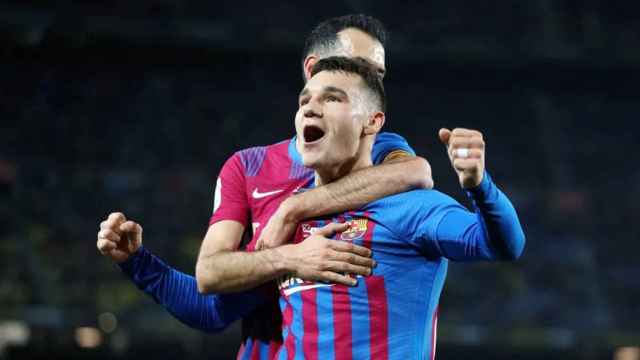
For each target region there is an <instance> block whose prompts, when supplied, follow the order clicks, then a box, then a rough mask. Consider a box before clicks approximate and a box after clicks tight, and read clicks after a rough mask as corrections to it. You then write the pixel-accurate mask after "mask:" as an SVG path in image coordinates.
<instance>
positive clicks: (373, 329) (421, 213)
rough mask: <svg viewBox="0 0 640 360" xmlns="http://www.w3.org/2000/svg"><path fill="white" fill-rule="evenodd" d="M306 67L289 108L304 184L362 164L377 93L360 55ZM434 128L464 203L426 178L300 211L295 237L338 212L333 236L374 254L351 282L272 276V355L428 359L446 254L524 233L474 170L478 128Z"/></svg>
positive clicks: (516, 247) (487, 248) (498, 249)
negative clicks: (328, 208) (308, 175)
mask: <svg viewBox="0 0 640 360" xmlns="http://www.w3.org/2000/svg"><path fill="white" fill-rule="evenodd" d="M311 75H312V77H311V78H310V80H309V81H308V82H307V84H306V86H305V87H304V89H303V90H302V92H301V93H300V97H299V109H298V112H297V114H296V133H297V139H298V149H299V151H300V154H301V161H302V163H303V164H304V165H305V166H307V167H310V168H313V169H314V170H315V185H316V186H326V185H327V184H331V183H333V182H335V181H337V180H339V179H340V178H342V177H344V176H347V175H348V174H353V173H357V172H358V171H360V170H361V169H363V168H367V167H369V166H371V164H372V160H371V149H372V146H373V143H374V140H375V137H376V135H377V134H378V133H379V131H380V129H381V128H382V126H383V124H384V122H385V114H384V111H385V106H386V105H385V103H386V100H385V94H384V88H383V85H382V81H381V79H380V78H379V77H378V76H377V75H376V74H375V71H374V70H373V69H372V68H371V67H370V65H369V64H368V63H367V62H366V61H365V60H362V59H357V58H356V59H350V58H346V57H329V58H325V59H322V60H320V61H319V62H318V63H317V64H316V65H315V66H314V68H313V71H312V74H311ZM439 137H440V140H441V141H442V142H443V143H444V144H446V145H447V150H448V154H449V157H450V160H451V163H452V165H453V168H454V169H455V171H456V173H457V175H458V178H459V182H460V185H461V187H462V188H463V189H464V190H465V192H466V193H467V195H468V196H469V197H470V198H471V200H472V201H473V203H474V212H470V211H468V210H467V209H466V208H464V207H463V206H462V205H460V204H459V203H458V202H456V201H455V200H453V199H452V198H450V197H449V196H447V195H445V194H443V193H440V192H438V191H436V190H413V191H409V192H405V193H401V194H396V195H392V196H388V197H385V198H382V199H379V200H376V201H373V202H371V203H369V204H366V205H365V206H363V207H360V208H358V209H356V210H355V211H349V212H346V213H342V214H339V215H334V216H331V217H326V218H320V219H316V220H308V221H305V222H303V223H301V225H300V226H299V228H298V230H297V233H296V235H295V237H294V243H295V244H304V243H305V242H307V241H315V240H316V239H315V238H316V237H317V235H315V232H316V231H317V230H318V229H325V226H326V225H327V224H331V223H342V224H346V225H345V226H347V227H348V228H346V229H339V231H337V233H336V235H335V241H336V242H338V243H347V244H355V245H359V246H363V247H366V248H368V249H371V251H372V254H373V259H374V260H375V261H376V263H377V266H376V267H375V268H374V269H373V271H372V273H371V274H370V275H369V276H365V277H359V276H357V277H356V276H354V277H353V279H354V281H357V285H356V286H353V287H351V286H345V285H342V284H332V283H325V282H320V281H305V280H302V279H299V278H297V277H296V276H295V274H292V275H291V276H287V277H285V278H283V279H282V280H281V281H280V293H281V296H280V306H281V309H282V313H283V322H284V328H283V339H284V344H283V346H282V347H281V348H280V351H279V353H278V354H277V358H278V359H424V358H429V359H433V358H434V356H435V355H434V354H435V334H436V324H437V308H438V302H439V297H440V293H441V291H442V288H443V285H444V280H445V277H446V272H447V264H448V260H455V261H471V260H498V259H504V260H515V259H517V258H518V257H519V256H520V255H521V253H522V251H523V249H524V243H525V238H524V233H523V231H522V228H521V226H520V223H519V220H518V216H517V214H516V212H515V209H514V208H513V206H512V204H511V203H510V201H509V200H508V198H507V197H506V196H505V195H504V194H503V193H502V192H501V191H500V190H499V189H498V188H497V186H496V185H495V184H494V183H493V182H492V180H491V178H490V176H489V175H488V173H487V172H486V171H485V167H484V157H485V151H484V140H483V138H482V134H481V133H480V132H478V131H475V130H467V129H454V130H453V131H450V130H448V129H441V130H440V133H439ZM333 228H334V229H335V225H333ZM346 272H348V271H346Z"/></svg>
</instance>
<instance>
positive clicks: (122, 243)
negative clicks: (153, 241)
mask: <svg viewBox="0 0 640 360" xmlns="http://www.w3.org/2000/svg"><path fill="white" fill-rule="evenodd" d="M141 245H142V226H140V225H139V224H137V223H135V222H133V221H131V220H127V218H126V217H125V216H124V214H123V213H120V212H114V213H111V214H109V217H108V218H107V219H106V220H105V221H103V222H101V223H100V231H98V242H97V244H96V246H97V247H98V251H100V253H101V254H102V255H104V256H108V257H110V258H111V259H112V260H113V261H115V262H123V261H126V260H127V259H128V258H129V256H131V255H132V254H133V253H135V252H136V251H137V250H138V249H139V248H140V246H141Z"/></svg>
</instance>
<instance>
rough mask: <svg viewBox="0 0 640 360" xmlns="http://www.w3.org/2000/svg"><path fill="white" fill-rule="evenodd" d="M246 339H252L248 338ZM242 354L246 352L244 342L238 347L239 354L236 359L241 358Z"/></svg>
mask: <svg viewBox="0 0 640 360" xmlns="http://www.w3.org/2000/svg"><path fill="white" fill-rule="evenodd" d="M246 341H251V340H249V339H247V340H246ZM242 354H244V342H242V343H240V349H238V355H237V356H236V360H240V359H241V358H242Z"/></svg>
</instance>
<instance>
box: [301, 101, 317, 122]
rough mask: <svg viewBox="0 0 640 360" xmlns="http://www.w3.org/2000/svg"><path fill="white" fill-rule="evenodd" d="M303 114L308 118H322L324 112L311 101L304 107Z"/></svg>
mask: <svg viewBox="0 0 640 360" xmlns="http://www.w3.org/2000/svg"><path fill="white" fill-rule="evenodd" d="M302 114H303V115H304V117H306V118H312V117H318V118H321V117H322V110H320V106H319V105H318V104H317V103H316V102H315V101H309V102H308V103H307V104H305V105H304V108H303V109H302Z"/></svg>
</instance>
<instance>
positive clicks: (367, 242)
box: [362, 211, 376, 249]
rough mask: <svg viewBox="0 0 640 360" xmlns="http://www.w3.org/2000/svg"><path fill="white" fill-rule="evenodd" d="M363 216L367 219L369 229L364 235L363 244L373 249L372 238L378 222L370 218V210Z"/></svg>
mask: <svg viewBox="0 0 640 360" xmlns="http://www.w3.org/2000/svg"><path fill="white" fill-rule="evenodd" d="M362 217H363V218H365V219H367V231H366V232H365V233H364V235H363V236H362V246H364V247H366V248H369V249H371V240H372V237H373V228H375V227H376V223H374V222H373V221H371V219H369V212H367V211H365V212H364V213H363V214H362Z"/></svg>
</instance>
